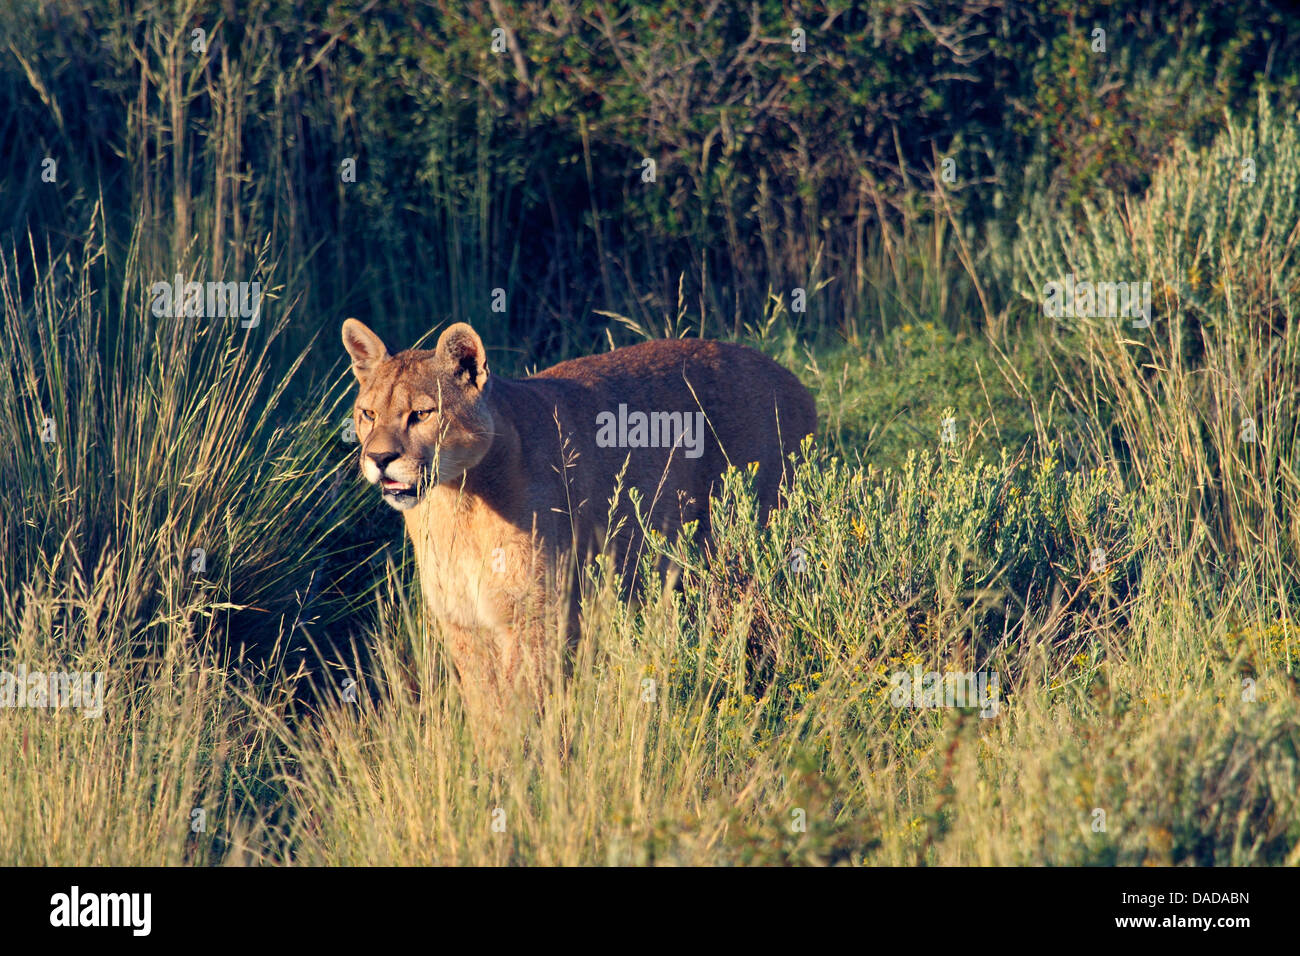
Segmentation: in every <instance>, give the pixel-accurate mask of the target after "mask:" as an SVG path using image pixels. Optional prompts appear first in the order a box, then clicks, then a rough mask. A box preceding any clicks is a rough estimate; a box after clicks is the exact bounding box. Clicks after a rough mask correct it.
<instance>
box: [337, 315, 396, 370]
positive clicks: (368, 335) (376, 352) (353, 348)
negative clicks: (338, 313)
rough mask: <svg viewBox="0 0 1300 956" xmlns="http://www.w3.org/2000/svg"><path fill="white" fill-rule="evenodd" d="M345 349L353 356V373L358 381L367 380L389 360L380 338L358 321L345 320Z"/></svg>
mask: <svg viewBox="0 0 1300 956" xmlns="http://www.w3.org/2000/svg"><path fill="white" fill-rule="evenodd" d="M343 347H344V348H345V349H347V350H348V355H350V356H352V371H353V373H354V374H355V375H356V377H357V378H358V379H363V378H365V377H366V376H367V375H369V374H370V373H371V372H372V371H374V368H375V366H376V365H378V364H379V363H380V362H382V361H383V360H384V359H386V358H388V349H386V348H384V343H383V342H382V341H381V340H380V338H379V336H377V335H375V333H374V332H371V331H370V330H369V329H368V328H366V327H365V325H363V324H362V323H360V322H358V321H357V320H356V319H344V320H343Z"/></svg>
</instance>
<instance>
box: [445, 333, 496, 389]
mask: <svg viewBox="0 0 1300 956" xmlns="http://www.w3.org/2000/svg"><path fill="white" fill-rule="evenodd" d="M435 351H436V353H437V355H438V357H439V358H441V359H442V360H443V361H445V362H447V363H448V364H449V365H450V366H451V368H452V374H453V375H454V376H455V378H456V381H458V382H463V383H464V384H466V385H470V386H473V387H474V388H482V387H483V386H484V385H486V384H487V378H488V366H487V352H486V350H484V348H483V340H482V339H480V338H479V337H478V333H477V332H475V331H474V330H473V329H471V328H470V327H469V326H468V325H466V324H465V323H464V322H457V323H456V324H455V325H451V326H448V327H447V328H446V329H445V330H444V331H443V333H442V335H440V336H438V345H437V348H436V349H435Z"/></svg>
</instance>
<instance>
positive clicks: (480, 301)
mask: <svg viewBox="0 0 1300 956" xmlns="http://www.w3.org/2000/svg"><path fill="white" fill-rule="evenodd" d="M196 31H202V32H200V33H196ZM800 31H802V32H800ZM1098 31H1101V32H1100V33H1098ZM494 44H495V49H494ZM1298 81H1300V15H1298V14H1297V13H1295V12H1294V11H1293V10H1292V9H1291V7H1290V6H1289V5H1287V4H1282V3H1258V4H1253V5H1244V6H1243V5H1233V6H1227V5H1217V4H1211V5H1206V4H1203V3H1197V2H1190V0H1188V2H1170V3H1143V2H1083V3H1060V2H1054V0H1032V2H1022V3H1006V2H979V3H975V2H969V0H963V2H956V0H932V2H925V3H922V2H918V0H911V2H895V0H889V2H885V0H873V2H862V3H793V2H775V0H759V2H752V3H742V4H724V3H709V2H700V3H678V2H674V0H655V2H641V0H623V2H597V0H592V2H572V3H569V2H562V0H551V2H540V0H533V2H512V0H486V2H470V3H460V4H449V3H443V2H439V0H406V2H402V0H393V2H378V0H337V2H315V0H294V2H289V0H250V2H247V3H235V2H233V0H227V2H215V0H213V2H199V0H136V2H126V0H100V2H92V0H11V2H9V3H8V4H6V5H5V6H4V7H3V8H2V9H0V309H2V322H3V327H2V331H3V341H4V343H5V347H4V349H3V352H2V353H0V355H2V358H3V362H4V364H5V366H6V369H7V372H8V374H6V375H0V416H3V420H4V421H5V422H7V423H8V426H7V427H6V428H4V429H0V669H4V668H9V669H11V670H12V669H13V667H15V666H17V665H18V664H22V665H23V666H25V667H26V668H27V669H28V670H38V669H39V670H46V671H100V672H103V673H104V674H105V675H106V686H107V693H106V711H105V715H104V716H103V717H102V718H98V719H92V718H83V717H82V716H80V715H78V714H77V713H75V712H72V711H67V710H38V709H30V708H7V707H6V708H0V789H2V790H3V792H4V793H5V794H6V800H5V802H4V806H3V808H0V862H3V863H6V864H56V863H63V864H68V863H81V864H110V863H111V864H198V865H208V864H219V863H220V864H292V863H317V864H321V863H329V864H336V863H375V864H378V863H409V864H414V863H537V864H556V863H584V864H591V863H596V864H600V863H706V864H726V863H850V864H971V863H981V864H1026V863H1032V864H1041V863H1053V864H1067V863H1099V864H1116V863H1118V864H1139V863H1140V864H1228V863H1231V864H1246V863H1265V864H1291V865H1294V864H1296V863H1297V862H1300V810H1298V808H1297V800H1298V799H1300V764H1298V762H1297V761H1298V759H1300V754H1298V745H1300V697H1298V693H1300V691H1298V688H1297V682H1296V676H1297V675H1296V669H1297V666H1300V644H1298V643H1297V639H1298V638H1300V631H1298V630H1297V623H1296V616H1297V610H1300V592H1298V590H1297V560H1296V559H1297V552H1298V551H1300V510H1297V506H1298V505H1300V461H1298V460H1297V445H1296V429H1297V416H1296V413H1295V408H1296V400H1297V392H1298V390H1300V364H1298V363H1297V358H1298V351H1297V350H1298V348H1300V332H1298V331H1297V323H1296V318H1295V316H1296V309H1295V307H1296V304H1297V297H1298V296H1300V262H1298V261H1297V246H1298V244H1300V139H1298V137H1300V121H1298V119H1297V113H1296V108H1297V83H1298ZM646 160H652V161H653V168H654V175H653V178H652V179H651V178H650V177H649V176H648V171H647V170H648V167H647V164H646ZM945 160H951V161H952V162H951V165H948V166H946V165H945V162H944V161H945ZM50 161H52V163H53V165H52V166H51V162H50ZM348 161H351V162H352V163H353V164H354V168H355V177H350V176H348V175H346V172H345V171H346V170H347V169H348V168H349V167H348V166H347V165H345V164H346V163H347V162H348ZM945 168H946V169H948V170H950V172H951V175H949V176H945V175H944V171H945ZM1071 272H1073V273H1074V274H1076V275H1077V276H1079V277H1080V278H1091V279H1093V280H1094V281H1140V282H1150V283H1151V285H1152V288H1153V294H1152V308H1153V314H1152V321H1151V325H1150V327H1149V328H1145V329H1138V328H1133V327H1132V326H1131V324H1130V323H1128V322H1127V321H1125V320H1121V319H1106V318H1095V319H1094V318H1074V319H1050V318H1048V317H1046V316H1045V315H1044V313H1043V309H1042V308H1041V305H1042V290H1043V287H1044V285H1045V284H1046V283H1047V282H1050V281H1054V280H1057V279H1060V278H1061V277H1062V276H1064V275H1065V274H1067V273H1071ZM177 274H181V275H182V276H184V277H185V278H186V279H195V280H198V281H217V280H220V281H250V282H251V281H257V282H260V283H261V284H262V286H263V289H264V290H265V291H266V293H267V299H266V301H265V303H264V307H263V309H262V313H261V322H260V323H259V324H258V325H256V326H255V327H252V328H243V327H241V325H240V323H239V322H238V321H233V320H223V319H171V318H160V317H157V316H155V315H154V314H153V312H152V310H151V308H150V296H149V289H150V286H151V285H152V284H153V283H155V282H160V281H163V282H166V281H170V280H171V279H172V278H173V277H174V276H175V275H177ZM497 289H501V290H504V293H505V303H506V307H505V308H504V310H503V311H497V310H494V308H493V295H494V290H497ZM350 315H355V316H357V317H360V318H362V319H363V320H364V321H366V322H367V323H369V324H370V325H372V327H374V328H376V329H377V330H378V331H379V332H380V333H381V334H382V335H383V336H384V338H385V339H386V341H388V342H389V343H390V345H392V344H401V345H409V344H415V343H416V342H417V341H418V340H420V339H422V338H423V337H426V336H428V335H429V334H430V333H432V332H436V330H437V329H440V328H441V327H443V326H444V325H445V324H447V323H449V322H452V321H462V320H463V321H469V322H471V323H472V324H474V325H475V326H476V328H478V329H479V331H480V332H481V333H482V334H483V337H484V339H485V341H486V342H487V343H488V346H489V351H490V353H491V355H492V362H493V366H494V369H496V370H498V371H501V372H505V373H512V374H526V373H527V372H529V371H530V370H533V369H536V368H539V367H543V366H545V365H547V364H550V363H551V362H553V361H556V360H559V359H563V358H567V357H572V356H574V355H580V354H587V353H590V352H593V351H598V350H602V349H606V348H609V347H611V346H613V345H621V344H629V343H631V342H634V341H637V340H639V339H641V338H644V337H654V336H662V335H705V336H710V337H720V338H730V339H739V340H743V341H746V342H749V343H751V344H755V345H757V346H758V347H760V348H762V349H764V350H765V351H767V352H768V353H769V354H770V355H772V356H773V357H775V358H777V359H778V360H780V361H782V362H783V363H785V364H786V365H787V366H789V367H790V368H792V369H794V370H795V371H796V372H797V373H798V374H799V375H800V377H801V378H802V379H803V380H804V381H805V383H807V384H808V385H809V387H810V388H812V389H813V391H814V393H815V394H816V395H817V397H818V403H819V416H820V420H821V423H822V427H821V430H820V432H819V434H818V435H817V437H816V442H815V445H814V450H813V453H812V455H811V458H810V460H809V462H808V463H807V465H805V466H804V467H803V468H802V469H801V472H800V475H799V480H798V482H797V485H796V487H795V489H794V492H793V495H792V500H791V503H790V506H789V508H788V509H787V510H786V511H784V512H781V513H779V514H778V515H777V517H776V518H775V519H774V520H773V522H772V523H771V525H770V526H769V527H766V528H761V529H760V528H756V527H755V526H754V524H753V522H752V520H751V519H750V509H752V507H753V502H752V499H751V498H750V496H749V493H748V487H747V484H746V475H745V474H744V473H743V472H742V473H737V474H733V475H732V476H731V477H730V479H729V481H728V485H727V489H726V491H725V493H724V496H723V498H722V499H721V501H720V502H719V504H718V509H719V512H718V513H719V515H720V516H721V517H720V533H719V546H720V549H721V554H720V556H719V558H718V559H717V560H715V561H713V562H711V563H708V564H705V563H703V562H701V560H700V558H699V556H698V555H695V554H692V553H691V552H690V551H689V549H683V548H682V547H681V546H680V545H679V544H678V543H677V542H666V541H659V542H656V547H657V548H658V549H660V550H662V551H664V552H668V553H672V554H674V555H675V556H676V557H677V559H678V561H679V563H680V564H681V566H682V567H683V569H684V571H683V574H684V577H685V587H684V588H682V589H681V590H680V591H672V590H670V591H668V592H666V593H662V596H661V597H656V598H655V599H653V600H648V601H646V602H645V603H644V604H643V605H641V606H639V607H631V608H629V607H628V606H626V605H625V604H624V603H622V602H621V601H620V600H618V598H617V595H615V594H614V593H613V590H612V587H611V585H610V583H609V581H608V580H607V579H606V577H605V576H604V574H603V569H601V568H596V569H593V570H592V573H591V579H590V581H589V585H590V586H589V589H588V590H589V594H588V596H587V598H586V599H585V601H584V604H585V611H586V614H585V628H586V631H587V633H588V635H589V637H590V640H588V641H586V642H585V643H584V645H583V653H582V654H581V655H580V659H579V660H578V661H577V662H576V663H575V669H576V676H575V679H573V680H572V681H570V682H568V683H567V684H566V685H564V689H563V690H562V691H561V692H560V693H559V695H558V696H557V699H556V700H555V701H554V703H553V706H551V707H548V709H547V712H546V715H545V717H544V718H543V719H542V721H541V724H540V726H538V727H536V728H533V730H532V732H531V735H530V736H531V742H530V744H529V745H528V746H525V745H524V744H523V743H522V742H519V741H516V742H513V743H510V744H509V745H508V746H507V745H503V749H502V751H501V752H496V753H491V754H483V753H477V752H476V751H475V750H474V747H473V745H472V743H471V737H470V734H469V733H468V732H467V728H466V727H465V725H464V718H463V715H462V713H461V711H460V708H459V703H458V701H457V698H456V691H455V686H454V683H453V682H451V681H450V680H449V679H448V674H447V665H446V662H445V660H444V659H443V657H442V655H441V652H440V650H439V645H438V640H437V635H436V633H433V632H432V631H431V630H430V628H429V626H428V625H427V623H426V622H425V621H424V619H423V616H422V614H421V612H420V602H419V595H418V593H416V591H415V589H414V578H413V575H412V574H411V571H410V567H409V554H408V553H407V550H406V548H405V547H404V543H403V540H402V536H401V525H400V523H399V522H397V521H395V520H394V518H393V516H392V515H391V513H389V512H387V511H386V510H385V509H384V508H383V506H382V505H380V504H379V503H378V502H377V501H376V500H375V496H373V495H371V494H369V493H367V492H368V490H367V489H366V488H365V487H364V486H363V484H362V483H361V482H360V480H359V478H358V477H357V476H356V473H355V466H354V456H355V445H349V443H348V442H347V441H346V436H345V434H344V424H345V422H346V421H347V419H348V409H349V408H350V397H351V382H350V381H349V377H348V376H347V374H346V369H345V368H344V364H343V362H342V350H341V348H340V346H339V342H338V329H339V326H340V324H341V322H342V320H343V319H344V318H345V317H347V316H350ZM946 420H951V423H952V426H953V429H954V430H953V431H951V432H949V433H948V434H949V436H950V437H953V438H954V440H953V441H950V442H949V441H943V440H941V438H942V437H944V436H943V434H942V433H943V426H942V423H943V422H944V421H946ZM1247 423H1249V424H1247ZM196 549H199V550H201V555H196ZM796 550H797V551H798V553H799V555H800V557H801V560H800V561H798V562H793V561H792V560H791V556H792V555H793V554H795V552H796ZM1098 555H1100V559H1098ZM661 591H662V589H661V588H660V587H658V586H656V587H655V589H654V590H653V591H652V592H651V593H653V594H655V595H659V594H660V592H661ZM755 632H756V633H761V634H763V635H764V636H765V638H766V640H767V641H768V643H769V646H770V647H771V649H772V659H771V661H770V662H769V665H768V667H767V668H766V669H765V670H764V671H763V672H762V673H756V672H755V671H754V669H753V668H751V667H749V666H747V665H746V655H745V649H746V645H747V641H748V639H749V635H750V634H751V633H755ZM912 668H919V669H921V670H924V671H947V670H956V671H996V672H997V673H998V674H999V677H1000V686H1001V691H1002V697H1001V699H1000V702H999V704H1000V706H999V713H998V715H997V716H996V717H994V718H991V719H981V718H980V717H979V715H978V713H977V712H976V711H974V710H970V709H960V708H946V709H945V708H940V709H928V710H920V709H914V708H900V707H895V706H893V705H892V704H891V702H890V694H889V689H890V685H889V680H890V675H891V674H893V673H895V672H897V671H899V670H910V669H912ZM196 809H201V810H202V811H203V813H202V814H199V815H196V814H195V812H194V811H195V810H196Z"/></svg>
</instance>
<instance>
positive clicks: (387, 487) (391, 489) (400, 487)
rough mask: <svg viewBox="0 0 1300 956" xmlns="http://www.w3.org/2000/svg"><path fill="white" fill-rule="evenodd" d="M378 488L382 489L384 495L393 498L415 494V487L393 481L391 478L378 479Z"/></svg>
mask: <svg viewBox="0 0 1300 956" xmlns="http://www.w3.org/2000/svg"><path fill="white" fill-rule="evenodd" d="M379 487H380V488H382V489H383V491H384V494H386V495H391V496H393V497H395V498H401V497H405V496H407V495H411V496H413V495H414V494H415V485H408V484H407V483H406V482H404V481H394V480H393V479H392V478H380V479H379Z"/></svg>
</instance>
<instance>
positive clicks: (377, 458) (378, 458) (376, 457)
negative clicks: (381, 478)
mask: <svg viewBox="0 0 1300 956" xmlns="http://www.w3.org/2000/svg"><path fill="white" fill-rule="evenodd" d="M367 454H368V455H369V456H370V460H371V461H373V462H374V463H375V464H376V465H378V466H379V467H380V468H381V469H382V468H383V467H384V466H385V465H387V464H388V463H389V462H390V461H392V460H393V459H394V458H400V457H401V455H399V454H398V453H397V452H395V451H393V450H392V449H391V448H384V449H380V450H379V451H372V452H367Z"/></svg>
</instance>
